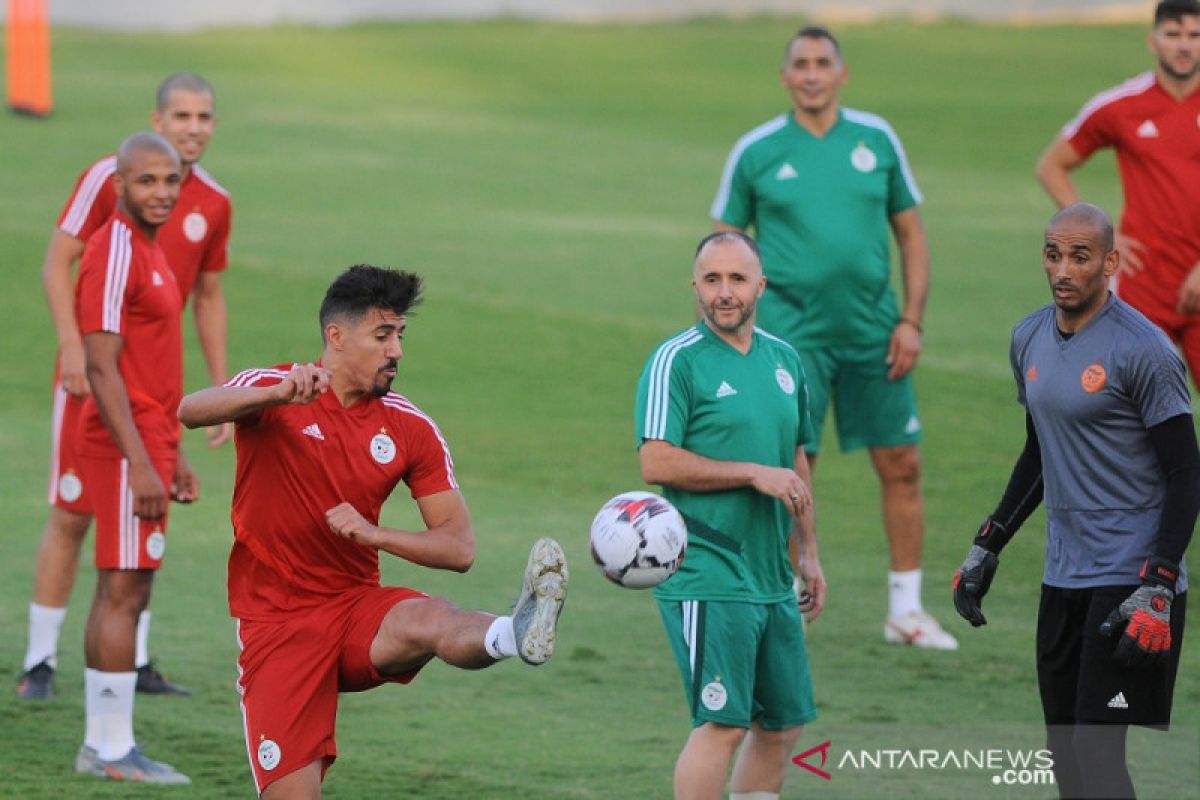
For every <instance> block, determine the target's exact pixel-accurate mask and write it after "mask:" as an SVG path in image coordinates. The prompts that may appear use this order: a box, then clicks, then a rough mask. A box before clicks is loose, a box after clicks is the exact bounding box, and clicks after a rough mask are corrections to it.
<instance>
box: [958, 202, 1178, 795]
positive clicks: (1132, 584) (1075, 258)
mask: <svg viewBox="0 0 1200 800" xmlns="http://www.w3.org/2000/svg"><path fill="white" fill-rule="evenodd" d="M1119 262H1120V253H1119V252H1118V251H1117V250H1116V248H1115V244H1114V236H1113V225H1112V221H1111V220H1110V219H1109V218H1108V215H1107V214H1105V213H1104V212H1103V211H1101V210H1100V209H1099V208H1097V207H1096V206H1093V205H1089V204H1087V203H1078V204H1076V205H1072V206H1068V207H1067V208H1065V209H1063V210H1062V211H1060V212H1058V214H1056V215H1055V216H1054V218H1053V219H1051V220H1050V224H1049V225H1047V226H1046V235H1045V244H1044V245H1043V247H1042V267H1043V269H1044V270H1045V272H1046V277H1047V280H1048V282H1049V284H1050V289H1051V294H1052V297H1053V302H1052V303H1051V304H1049V305H1047V306H1045V307H1043V308H1041V309H1039V310H1037V311H1035V312H1034V313H1032V314H1030V315H1029V316H1028V317H1026V318H1025V319H1023V320H1021V322H1019V323H1017V325H1016V327H1015V328H1014V329H1013V335H1012V348H1011V351H1010V360H1011V362H1012V371H1013V377H1014V378H1015V380H1016V383H1017V399H1018V400H1019V401H1020V403H1021V404H1022V405H1023V406H1024V407H1025V430H1026V439H1025V447H1024V450H1023V451H1022V452H1021V455H1020V456H1019V457H1018V459H1017V462H1016V464H1015V466H1014V467H1013V471H1012V476H1011V477H1010V479H1009V482H1008V487H1007V488H1006V489H1005V491H1004V495H1003V497H1002V498H1001V500H1000V502H999V504H998V505H997V507H996V509H995V510H994V511H993V512H992V513H991V514H990V515H989V516H988V517H987V518H985V519H984V522H983V525H982V526H980V529H979V532H978V533H977V534H976V536H975V541H974V545H973V546H972V547H971V550H970V552H969V553H968V554H967V558H966V560H965V561H964V562H963V565H962V567H961V568H960V569H959V571H958V572H957V573H955V575H954V605H955V608H957V610H958V612H959V614H961V615H962V616H963V617H964V618H965V619H966V620H967V621H968V622H970V623H971V624H972V625H975V626H980V625H983V624H985V623H986V622H987V620H986V619H985V618H984V616H983V611H982V608H981V603H982V600H983V597H984V595H985V594H986V593H987V591H988V588H989V587H990V586H991V582H992V578H993V576H994V574H995V572H996V568H997V566H998V564H999V559H998V557H999V554H1000V551H1001V550H1002V549H1003V548H1004V546H1005V545H1006V544H1007V543H1008V541H1009V540H1010V539H1011V538H1012V536H1013V534H1015V533H1016V532H1017V530H1018V529H1019V528H1020V527H1021V524H1022V523H1023V522H1024V521H1025V520H1026V519H1028V517H1029V515H1030V514H1031V513H1033V511H1034V509H1035V508H1037V506H1038V505H1039V504H1042V503H1043V502H1044V504H1045V507H1046V534H1047V536H1046V563H1045V569H1044V572H1043V576H1042V594H1041V602H1040V605H1039V608H1038V624H1037V674H1038V687H1039V689H1040V691H1041V698H1042V711H1043V715H1044V717H1045V722H1046V731H1047V745H1048V747H1049V749H1050V750H1051V751H1052V752H1053V753H1054V773H1055V778H1056V783H1057V784H1058V790H1059V792H1060V793H1061V795H1062V796H1063V797H1088V798H1100V797H1120V798H1126V797H1134V791H1133V783H1132V781H1131V780H1130V777H1129V770H1128V768H1127V767H1126V761H1125V739H1126V733H1127V731H1128V728H1129V726H1130V725H1144V726H1148V727H1154V728H1164V729H1165V728H1166V727H1167V726H1168V725H1169V724H1170V722H1171V701H1172V694H1173V692H1174V688H1175V674H1176V671H1177V670H1178V668H1179V654H1180V651H1181V648H1182V646H1183V632H1184V611H1185V609H1186V607H1187V594H1186V592H1187V585H1188V584H1187V571H1186V569H1185V567H1184V562H1183V555H1184V551H1185V550H1186V549H1187V546H1188V543H1189V541H1190V540H1191V537H1192V529H1193V526H1194V525H1195V523H1196V514H1197V510H1198V509H1200V451H1198V450H1197V446H1196V434H1195V429H1194V428H1193V422H1192V413H1191V404H1190V402H1189V398H1188V393H1187V382H1186V379H1185V376H1184V368H1183V362H1182V360H1181V359H1180V358H1179V354H1178V353H1177V352H1176V351H1175V348H1174V347H1172V346H1171V343H1170V341H1168V339H1167V337H1166V336H1165V335H1164V334H1163V332H1162V331H1161V330H1159V329H1158V328H1156V327H1155V326H1154V325H1153V324H1152V323H1151V322H1150V321H1149V320H1148V319H1146V317H1145V316H1143V315H1142V314H1141V313H1139V312H1138V311H1137V310H1136V309H1134V308H1132V307H1131V306H1130V305H1128V304H1127V303H1125V302H1124V301H1122V300H1120V299H1118V298H1117V297H1115V296H1114V295H1112V294H1111V293H1110V292H1109V290H1108V282H1109V279H1110V278H1111V277H1112V275H1113V274H1114V273H1115V272H1116V270H1117V269H1118V268H1119V266H1120V264H1119Z"/></svg>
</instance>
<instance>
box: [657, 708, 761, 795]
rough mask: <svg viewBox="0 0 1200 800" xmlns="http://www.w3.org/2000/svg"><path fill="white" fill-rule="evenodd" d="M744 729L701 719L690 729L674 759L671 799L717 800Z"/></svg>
mask: <svg viewBox="0 0 1200 800" xmlns="http://www.w3.org/2000/svg"><path fill="white" fill-rule="evenodd" d="M745 735H746V729H745V728H739V727H733V726H730V725H720V724H717V723H715V722H705V723H702V724H700V725H698V726H696V727H695V728H692V732H691V734H690V735H689V736H688V739H687V742H686V743H685V744H684V746H683V750H682V751H680V753H679V758H678V759H677V760H676V761H675V777H674V785H675V800H720V798H721V797H722V796H723V795H724V793H725V776H726V775H728V774H729V762H730V761H732V760H733V754H734V752H736V751H737V748H738V745H739V744H741V742H742V739H743V737H745Z"/></svg>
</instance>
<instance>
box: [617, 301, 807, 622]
mask: <svg viewBox="0 0 1200 800" xmlns="http://www.w3.org/2000/svg"><path fill="white" fill-rule="evenodd" d="M637 434H638V445H639V446H641V444H642V443H644V442H646V441H647V440H661V441H665V442H669V443H670V444H672V445H675V446H676V447H681V448H683V449H685V450H688V451H690V452H693V453H696V454H698V455H701V456H705V457H707V458H712V459H717V460H721V461H749V462H754V463H756V464H764V465H767V466H771V467H786V468H788V469H793V468H795V465H796V448H797V447H798V446H800V445H802V444H803V443H804V442H805V441H806V440H807V439H808V437H809V436H810V428H809V420H808V403H807V390H806V388H805V381H804V371H803V369H802V368H801V366H800V359H799V356H798V355H797V354H796V351H795V350H794V349H793V348H792V347H791V346H790V345H788V344H787V343H786V342H783V341H782V340H780V339H778V338H776V337H774V336H772V335H770V334H768V333H766V332H765V331H763V330H761V329H759V328H756V329H755V331H754V338H753V341H752V343H751V345H750V350H749V352H747V353H746V354H745V355H743V354H742V353H740V352H738V351H737V350H736V349H734V348H733V347H731V346H730V345H729V344H727V343H726V342H725V341H724V340H722V339H721V338H720V337H719V336H717V335H716V334H715V333H713V331H712V330H711V329H710V328H709V327H708V325H707V324H705V323H704V322H703V321H701V322H699V323H697V324H696V325H695V326H694V327H692V328H688V329H687V330H685V331H682V332H681V333H679V334H677V335H675V336H673V337H671V338H670V339H668V340H667V341H666V342H664V343H663V344H661V345H660V346H659V347H658V348H657V349H656V350H655V351H654V353H653V354H652V355H651V356H650V359H649V361H648V362H647V363H646V367H645V369H644V370H643V372H642V376H641V380H640V381H639V382H638V389H637ZM663 496H664V497H666V498H667V499H668V500H669V501H670V502H671V503H672V504H674V506H675V507H676V508H677V509H678V510H679V512H680V513H681V514H682V515H683V517H684V520H685V521H686V523H687V526H688V550H687V555H686V556H685V558H684V560H683V565H682V566H681V567H680V568H679V571H678V572H677V573H676V574H675V575H673V576H672V577H671V578H670V579H669V580H668V581H667V582H666V583H664V584H662V585H661V586H659V587H658V588H657V589H655V595H656V596H657V597H658V598H660V599H662V600H733V601H741V602H752V603H778V602H783V601H785V600H787V599H789V598H790V597H791V592H792V568H791V565H790V563H789V561H788V554H787V540H788V535H789V533H790V531H791V517H790V516H789V515H788V512H787V509H785V508H784V506H783V504H782V503H781V502H779V501H778V500H776V499H774V498H771V497H767V496H765V495H762V494H760V493H759V492H757V491H755V490H754V489H753V488H749V487H746V488H741V489H729V490H724V491H717V492H690V491H686V490H683V489H678V488H675V487H672V486H664V487H663Z"/></svg>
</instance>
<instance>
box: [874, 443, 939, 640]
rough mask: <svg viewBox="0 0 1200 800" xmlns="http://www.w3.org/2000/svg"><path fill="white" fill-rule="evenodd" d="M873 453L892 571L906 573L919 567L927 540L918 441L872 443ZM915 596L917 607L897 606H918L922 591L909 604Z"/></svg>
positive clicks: (911, 609) (906, 609) (919, 605)
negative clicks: (886, 445)
mask: <svg viewBox="0 0 1200 800" xmlns="http://www.w3.org/2000/svg"><path fill="white" fill-rule="evenodd" d="M870 454H871V465H872V466H873V467H874V468H875V474H876V475H878V476H879V486H880V495H881V500H882V503H881V505H882V510H883V529H884V531H885V532H886V533H887V538H888V548H889V551H890V555H891V567H892V571H893V572H900V573H907V572H913V571H915V570H919V569H920V568H921V548H922V546H923V545H924V541H925V499H924V496H923V495H922V493H921V456H920V453H919V452H918V450H917V446H916V445H915V444H909V445H901V446H899V447H872V448H870ZM918 586H919V584H918ZM914 600H915V607H910V608H902V609H898V610H900V611H904V612H907V611H913V610H916V609H919V608H920V607H921V600H920V593H919V591H918V592H917V593H916V597H911V596H910V598H909V603H908V605H912V601H914ZM893 610H897V609H893ZM892 616H899V614H893V615H892Z"/></svg>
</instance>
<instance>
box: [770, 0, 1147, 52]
mask: <svg viewBox="0 0 1200 800" xmlns="http://www.w3.org/2000/svg"><path fill="white" fill-rule="evenodd" d="M1164 2H1170V0H1164ZM797 39H828V40H829V42H830V44H832V45H833V52H834V53H836V54H837V57H838V58H841V57H842V46H841V44H839V43H838V40H837V37H836V36H834V35H833V33H832V32H831V31H830V30H829V28H826V27H825V26H824V25H805V26H804V27H803V28H801V29H800V30H798V31H796V33H795V34H793V36H792V38H790V39H788V43H787V47H785V48H784V49H783V60H784V62H785V63H786V62H787V59H788V55H789V54H790V53H791V52H792V45H793V44H795V43H796V40H797Z"/></svg>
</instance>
